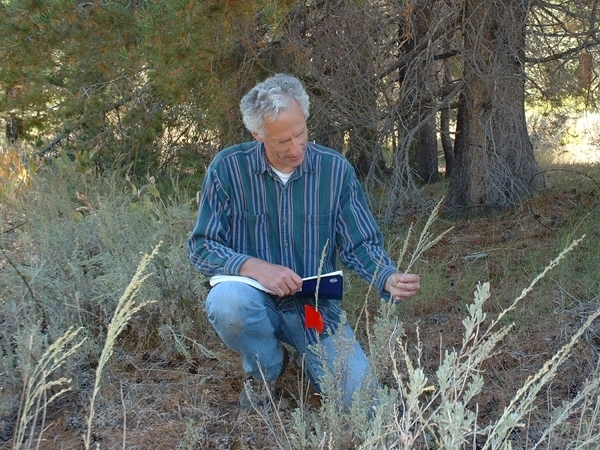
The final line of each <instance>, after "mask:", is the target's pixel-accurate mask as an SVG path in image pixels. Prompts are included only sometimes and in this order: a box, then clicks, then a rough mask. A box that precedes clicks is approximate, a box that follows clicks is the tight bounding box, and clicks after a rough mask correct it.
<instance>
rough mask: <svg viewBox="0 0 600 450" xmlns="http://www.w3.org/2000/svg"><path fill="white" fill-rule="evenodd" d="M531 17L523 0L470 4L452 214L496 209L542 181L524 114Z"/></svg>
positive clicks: (467, 4)
mask: <svg viewBox="0 0 600 450" xmlns="http://www.w3.org/2000/svg"><path fill="white" fill-rule="evenodd" d="M526 14H527V12H526V10H525V9H523V7H522V2H521V1H519V0H502V1H500V0H496V1H493V2H481V1H479V0H466V1H465V17H466V18H467V20H466V21H465V25H466V26H465V27H464V33H465V35H464V76H465V81H466V83H465V88H464V91H463V93H462V95H461V100H460V102H459V110H458V117H457V135H456V139H455V156H456V167H455V168H454V170H453V172H452V177H451V180H450V192H449V195H448V203H447V207H448V212H450V213H451V214H453V215H458V216H464V215H482V214H489V213H494V212H496V211H498V210H500V209H503V208H506V207H509V206H512V205H514V204H515V203H516V202H517V201H519V200H520V199H523V198H528V197H530V196H531V194H532V192H533V190H534V188H535V187H536V186H534V184H533V183H534V182H537V183H543V181H542V180H540V177H536V176H535V175H536V174H538V173H539V168H538V165H537V163H536V161H535V159H534V155H533V147H532V145H531V142H530V140H529V136H528V132H527V125H526V118H525V107H524V95H525V90H524V89H525V77H524V74H523V67H522V61H523V55H524V43H525V21H526Z"/></svg>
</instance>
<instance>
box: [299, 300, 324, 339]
mask: <svg viewBox="0 0 600 450" xmlns="http://www.w3.org/2000/svg"><path fill="white" fill-rule="evenodd" d="M304 327H305V328H306V329H307V330H308V329H309V328H314V329H315V330H317V331H318V332H319V334H320V333H322V332H323V331H325V322H323V317H322V316H321V313H320V312H319V311H317V310H316V309H315V308H313V307H312V306H310V305H304Z"/></svg>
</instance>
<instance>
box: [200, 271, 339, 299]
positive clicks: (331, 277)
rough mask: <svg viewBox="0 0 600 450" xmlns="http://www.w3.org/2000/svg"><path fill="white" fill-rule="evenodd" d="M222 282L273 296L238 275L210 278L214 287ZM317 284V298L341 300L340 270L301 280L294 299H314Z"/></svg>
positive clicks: (258, 284)
mask: <svg viewBox="0 0 600 450" xmlns="http://www.w3.org/2000/svg"><path fill="white" fill-rule="evenodd" d="M223 281H238V282H240V283H246V284H249V285H250V286H254V287H255V288H256V289H260V290H261V291H264V292H266V293H268V294H272V295H275V293H274V292H272V291H270V290H269V289H267V288H266V287H264V286H263V285H262V284H260V283H259V282H258V281H256V280H255V279H253V278H248V277H242V276H239V275H215V276H214V277H211V279H210V285H211V286H215V285H216V284H218V283H222V282H223ZM317 283H319V298H328V299H332V300H341V299H342V296H343V293H344V274H343V273H342V271H341V270H337V271H335V272H329V273H324V274H321V276H320V277H319V276H314V277H308V278H303V279H302V289H301V290H300V291H298V292H296V293H295V294H294V295H295V296H296V297H314V296H315V292H316V290H317Z"/></svg>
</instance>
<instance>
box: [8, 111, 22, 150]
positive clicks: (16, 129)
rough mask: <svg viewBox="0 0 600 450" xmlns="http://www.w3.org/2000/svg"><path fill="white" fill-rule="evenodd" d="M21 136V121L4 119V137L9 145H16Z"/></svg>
mask: <svg viewBox="0 0 600 450" xmlns="http://www.w3.org/2000/svg"><path fill="white" fill-rule="evenodd" d="M22 134H23V119H21V118H19V117H14V116H11V117H9V118H8V119H6V126H5V135H6V142H8V144H9V145H12V144H16V143H17V141H18V140H19V137H20V136H21V135H22Z"/></svg>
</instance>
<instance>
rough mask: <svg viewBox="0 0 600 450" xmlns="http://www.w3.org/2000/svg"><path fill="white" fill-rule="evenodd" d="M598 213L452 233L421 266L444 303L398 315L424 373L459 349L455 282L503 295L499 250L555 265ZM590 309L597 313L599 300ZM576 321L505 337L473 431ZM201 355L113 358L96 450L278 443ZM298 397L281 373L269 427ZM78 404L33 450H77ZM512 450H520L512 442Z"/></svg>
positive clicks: (61, 414)
mask: <svg viewBox="0 0 600 450" xmlns="http://www.w3.org/2000/svg"><path fill="white" fill-rule="evenodd" d="M596 203H597V198H596V197H595V195H594V194H590V195H589V196H588V197H586V198H582V197H581V196H580V195H579V194H575V193H573V194H553V195H546V196H542V197H541V198H539V199H538V200H535V201H534V202H531V203H529V204H527V205H522V206H521V207H520V208H518V209H516V210H512V211H508V212H506V213H503V214H501V215H500V216H498V217H494V218H489V219H477V220H473V221H463V222H460V223H457V224H455V229H454V230H453V231H452V233H451V234H450V235H449V236H448V237H447V238H445V239H444V240H443V241H442V242H441V243H440V244H438V245H437V246H436V247H435V248H434V249H432V250H431V253H430V254H428V260H429V261H430V263H431V264H443V265H444V267H445V275H444V276H445V279H446V281H447V283H448V286H447V289H446V290H445V293H444V295H441V296H439V298H436V299H435V301H429V302H423V301H409V302H407V303H406V304H405V305H403V306H402V310H401V315H402V317H403V321H404V323H403V325H404V327H405V329H406V341H407V342H409V343H414V342H416V341H417V328H418V333H419V339H420V341H421V343H422V349H423V354H422V364H423V367H424V368H425V369H426V371H428V372H430V373H433V372H434V371H435V369H436V368H437V366H438V364H439V360H440V354H441V353H442V352H443V351H444V350H445V349H449V348H452V347H454V346H456V345H458V344H460V342H461V339H462V330H463V328H462V324H461V320H462V319H463V318H464V317H465V303H466V302H468V301H469V300H470V299H468V298H463V297H462V296H461V293H460V292H461V289H459V288H460V285H461V283H463V282H465V281H464V280H462V279H461V277H462V276H463V273H464V269H465V264H468V263H469V262H471V261H472V260H475V259H478V258H485V259H486V265H485V267H486V275H487V276H488V277H489V278H490V281H491V283H492V285H493V286H494V285H498V284H500V285H501V284H502V283H503V280H505V277H506V276H507V274H506V267H505V266H504V265H503V264H502V263H501V262H499V261H497V260H495V255H496V254H497V253H499V252H498V249H503V251H505V250H506V249H509V250H510V251H514V253H515V255H516V256H515V257H516V258H518V257H525V255H527V253H528V252H529V251H531V250H532V249H534V248H535V249H537V250H539V249H547V250H548V252H547V254H548V260H550V259H551V258H552V257H554V256H556V255H555V253H556V252H555V249H553V246H554V245H555V239H556V236H557V233H558V232H559V231H560V229H561V226H562V224H564V223H565V222H566V221H567V219H568V217H569V215H570V214H571V212H572V208H573V207H574V205H577V207H581V205H585V204H589V205H590V206H592V207H594V205H595V204H596ZM519 255H520V256H519ZM533 275H535V274H533ZM528 276H529V274H525V275H524V279H530V278H528ZM425 280H426V277H425ZM482 281H486V280H482ZM523 287H525V285H519V286H501V288H502V289H501V292H502V293H503V295H504V294H506V298H507V299H509V297H508V295H509V294H508V293H509V292H511V289H512V290H520V289H522V288H523ZM469 289H471V288H469ZM471 292H472V289H471ZM557 302H558V300H557ZM527 304H528V305H531V302H529V303H527ZM595 305H596V307H597V305H598V300H597V299H596V303H595ZM501 306H507V305H506V304H504V305H499V307H501ZM527 308H531V306H529V307H525V309H523V310H521V313H522V314H524V315H527V314H531V311H530V310H528V309H527ZM585 312H586V311H584V310H581V309H577V308H558V307H557V308H556V309H555V310H554V312H552V313H548V314H545V313H544V314H543V313H541V312H540V316H539V317H538V318H536V319H535V320H525V321H524V323H525V325H523V324H522V323H521V324H519V325H518V327H517V328H516V330H515V333H513V334H511V335H510V336H509V338H508V339H506V340H505V341H504V342H503V344H502V347H501V348H500V349H499V351H498V355H497V357H494V358H491V359H490V360H488V361H487V363H486V365H485V367H484V369H485V383H486V389H485V392H484V393H482V394H481V395H480V396H479V398H478V399H477V401H478V404H479V417H480V420H481V421H486V420H490V419H493V418H494V417H496V416H497V415H498V414H499V412H500V410H501V408H502V407H503V406H505V405H506V404H507V402H508V401H509V400H510V399H511V398H512V395H513V394H514V392H515V391H516V389H518V387H520V386H522V384H523V382H524V381H525V379H526V378H527V377H528V376H529V375H531V374H532V373H534V372H535V371H536V370H537V369H538V368H539V367H540V366H541V365H542V364H543V362H544V361H545V360H546V359H548V358H549V357H550V356H551V355H552V354H554V352H555V351H556V350H557V349H558V348H559V347H560V346H561V345H563V344H564V343H565V342H566V340H567V339H568V337H569V335H570V333H571V332H572V331H573V330H574V329H575V328H576V327H578V326H579V325H580V323H581V322H582V320H584V315H585ZM123 344H124V345H123V348H127V345H126V344H127V343H123ZM200 344H201V345H202V346H203V348H202V350H201V351H199V352H198V355H199V356H198V357H197V358H196V359H194V360H186V359H185V358H184V357H182V356H180V355H173V354H172V351H167V349H162V348H158V349H156V350H155V351H154V352H152V353H147V352H146V353H143V354H129V353H127V352H126V351H125V350H119V351H117V352H116V353H115V355H114V356H113V359H112V361H111V369H110V372H109V374H108V376H107V377H106V379H105V383H104V385H103V388H102V392H101V396H100V399H99V400H98V402H97V408H96V410H97V411H98V412H97V414H96V417H95V419H94V423H95V426H94V427H93V429H94V430H95V432H94V435H93V436H92V441H93V442H94V448H101V449H156V450H159V449H176V448H188V449H195V448H198V449H200V448H202V449H256V448H275V447H276V446H277V442H276V439H275V437H274V435H273V433H271V429H272V427H276V426H277V424H275V425H273V423H269V422H268V421H265V420H263V418H261V417H260V416H258V415H257V414H243V413H240V412H239V409H238V399H239V394H240V390H241V387H242V386H241V380H242V377H243V371H242V368H241V364H240V362H239V360H238V358H237V357H236V355H235V354H234V353H232V352H231V351H229V350H228V349H226V348H225V347H224V346H223V345H222V343H221V342H220V340H219V339H218V338H217V337H216V335H215V334H214V333H213V332H212V331H211V330H207V331H206V332H205V336H204V340H203V342H201V343H200ZM599 348H600V335H598V334H597V333H596V332H594V331H593V330H592V332H590V333H587V334H586V337H585V339H584V340H583V341H582V342H581V344H580V345H579V346H578V347H577V349H576V352H575V354H574V355H573V357H572V358H571V360H570V361H569V363H568V364H567V365H566V366H565V367H564V368H563V370H562V372H561V374H560V375H559V377H558V378H557V379H556V380H554V382H553V383H552V384H551V386H549V387H548V389H547V390H546V391H545V392H544V393H543V398H540V404H541V405H542V406H543V405H544V404H545V405H546V406H547V405H548V403H556V404H558V403H560V401H561V399H566V398H572V396H573V395H574V394H575V393H576V392H577V391H578V389H579V388H580V387H581V385H582V383H583V382H584V379H585V374H586V373H587V372H588V370H589V369H590V368H591V366H593V365H594V364H595V361H596V360H597V352H598V349H599ZM304 385H305V383H304V380H303V379H302V376H301V371H300V370H299V369H298V367H296V365H295V364H291V365H290V367H289V368H288V370H287V372H286V374H285V376H284V377H283V379H282V380H281V382H280V394H279V396H278V399H277V401H278V402H279V408H278V414H279V416H278V423H280V424H285V423H288V422H289V421H290V420H291V414H292V411H293V410H294V408H295V406H296V405H297V398H298V395H299V392H300V390H301V388H302V386H304ZM88 401H89V399H88V398H86V397H85V395H83V394H80V393H78V394H77V395H76V396H71V397H65V399H64V400H63V401H62V403H61V404H60V405H57V407H56V408H54V409H53V411H52V412H51V415H50V416H49V417H48V418H47V419H46V428H45V430H44V433H43V438H42V442H41V445H40V448H42V449H47V450H54V449H80V448H82V435H83V434H84V433H85V431H86V430H87V424H86V423H85V415H84V414H83V413H82V411H84V410H85V406H86V405H87V404H88V403H87V402H88ZM311 401H312V402H313V403H314V404H315V405H316V404H318V402H319V399H318V398H317V397H314V398H312V400H311ZM530 432H531V433H534V431H532V430H530ZM515 448H519V436H518V435H516V436H515Z"/></svg>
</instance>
